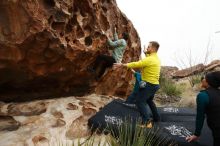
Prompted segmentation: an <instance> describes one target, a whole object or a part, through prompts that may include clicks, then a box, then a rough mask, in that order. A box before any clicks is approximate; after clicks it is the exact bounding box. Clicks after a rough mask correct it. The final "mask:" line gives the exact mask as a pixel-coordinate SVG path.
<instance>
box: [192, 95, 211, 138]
mask: <svg viewBox="0 0 220 146" xmlns="http://www.w3.org/2000/svg"><path fill="white" fill-rule="evenodd" d="M208 102H209V97H208V94H207V93H206V92H200V93H199V94H198V95H197V98H196V103H197V114H196V129H195V133H194V135H196V136H200V134H201V131H202V127H203V124H204V120H205V108H206V106H207V105H208Z"/></svg>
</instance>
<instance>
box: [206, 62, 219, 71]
mask: <svg viewBox="0 0 220 146" xmlns="http://www.w3.org/2000/svg"><path fill="white" fill-rule="evenodd" d="M205 71H206V72H209V71H220V60H214V61H212V62H211V63H210V64H208V65H207V66H206V67H205Z"/></svg>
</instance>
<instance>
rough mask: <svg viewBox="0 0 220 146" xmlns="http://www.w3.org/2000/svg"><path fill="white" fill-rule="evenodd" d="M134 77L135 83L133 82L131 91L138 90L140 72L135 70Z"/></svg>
mask: <svg viewBox="0 0 220 146" xmlns="http://www.w3.org/2000/svg"><path fill="white" fill-rule="evenodd" d="M134 77H135V84H134V89H133V92H135V93H137V92H138V90H139V82H140V81H141V73H139V72H135V73H134Z"/></svg>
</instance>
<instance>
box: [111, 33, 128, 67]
mask: <svg viewBox="0 0 220 146" xmlns="http://www.w3.org/2000/svg"><path fill="white" fill-rule="evenodd" d="M108 44H109V45H110V46H111V47H112V48H113V52H112V57H113V58H114V59H115V61H116V62H117V63H121V61H122V58H123V54H124V52H125V48H126V46H127V43H126V41H125V40H124V39H118V34H117V33H116V32H115V33H114V41H112V40H110V39H108Z"/></svg>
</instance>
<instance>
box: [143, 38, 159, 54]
mask: <svg viewBox="0 0 220 146" xmlns="http://www.w3.org/2000/svg"><path fill="white" fill-rule="evenodd" d="M159 47H160V45H159V43H158V42H156V41H151V42H149V45H148V47H147V48H144V53H145V54H151V53H154V52H157V51H158V49H159Z"/></svg>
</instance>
